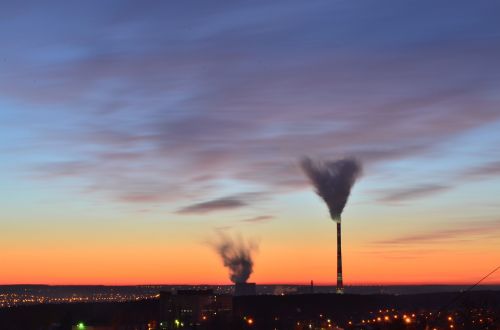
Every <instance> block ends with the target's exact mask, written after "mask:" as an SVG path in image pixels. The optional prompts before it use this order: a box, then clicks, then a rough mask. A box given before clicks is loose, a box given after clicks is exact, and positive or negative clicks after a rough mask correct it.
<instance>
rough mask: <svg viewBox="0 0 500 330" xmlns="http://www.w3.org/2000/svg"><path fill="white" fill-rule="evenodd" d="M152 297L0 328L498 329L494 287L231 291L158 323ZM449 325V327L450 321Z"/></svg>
mask: <svg viewBox="0 0 500 330" xmlns="http://www.w3.org/2000/svg"><path fill="white" fill-rule="evenodd" d="M162 308H163V309H164V308H165V306H164V304H162V303H161V302H160V300H158V299H150V300H142V301H136V302H121V303H73V304H45V305H34V306H17V307H11V308H3V309H0V329H2V330H11V329H12V330H24V329H26V330H30V329H40V330H42V329H54V330H55V329H58V330H59V329H61V330H67V329H85V330H93V329H106V330H108V329H123V330H128V329H130V330H132V329H176V328H183V329H219V330H223V329H335V327H336V326H338V327H340V328H344V329H425V328H426V326H428V327H429V328H430V329H433V328H437V329H454V330H455V329H500V292H498V291H480V292H470V293H466V294H460V293H449V292H448V293H431V294H415V295H349V294H346V295H335V294H297V295H285V296H272V295H259V296H244V297H234V298H233V299H232V308H231V311H229V312H227V311H226V312H225V313H219V314H217V313H216V312H212V311H211V310H208V311H205V312H204V313H205V314H203V319H202V320H201V321H200V322H198V323H196V322H194V323H191V324H192V325H191V326H190V323H189V322H188V321H187V319H185V320H184V319H182V317H184V316H183V315H185V314H182V313H184V312H182V313H180V314H178V316H175V320H174V319H172V320H170V322H165V320H164V319H162V318H163V316H162V315H164V314H165V313H164V311H162ZM451 326H453V327H451Z"/></svg>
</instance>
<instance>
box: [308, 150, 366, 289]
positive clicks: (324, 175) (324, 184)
mask: <svg viewBox="0 0 500 330" xmlns="http://www.w3.org/2000/svg"><path fill="white" fill-rule="evenodd" d="M301 165H302V169H303V170H304V172H305V173H306V175H307V177H308V178H309V180H310V181H311V183H312V184H313V185H314V187H315V188H316V193H317V194H318V195H319V196H320V197H321V198H322V199H323V200H324V201H325V203H326V205H327V206H328V210H329V211H330V217H331V218H332V220H333V221H335V222H336V223H337V290H336V291H337V293H339V294H340V293H344V280H343V278H342V237H341V225H340V224H341V214H342V211H343V210H344V207H345V205H346V203H347V200H348V198H349V195H350V193H351V188H352V186H353V185H354V182H356V179H357V178H358V176H359V174H360V173H361V164H360V163H359V162H358V161H356V160H355V159H341V160H337V161H329V162H313V161H312V160H311V159H309V158H304V159H302V162H301Z"/></svg>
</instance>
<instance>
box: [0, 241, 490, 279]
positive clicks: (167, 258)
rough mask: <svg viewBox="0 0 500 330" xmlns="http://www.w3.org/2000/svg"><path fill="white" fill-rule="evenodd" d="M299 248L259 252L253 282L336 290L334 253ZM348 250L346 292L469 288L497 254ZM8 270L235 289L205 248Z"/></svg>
mask: <svg viewBox="0 0 500 330" xmlns="http://www.w3.org/2000/svg"><path fill="white" fill-rule="evenodd" d="M316 248H317V246H316ZM152 250H154V251H155V253H152ZM293 250H294V249H293V248H290V247H280V246H278V245H274V246H269V247H268V248H267V250H266V251H265V253H264V252H263V251H261V252H260V253H259V254H257V255H256V258H255V269H254V274H252V276H251V278H250V281H252V282H256V283H259V284H303V285H308V284H309V282H310V280H313V281H314V284H315V285H335V280H334V279H335V267H336V263H335V256H336V255H335V249H334V248H329V249H319V248H317V249H315V247H311V248H304V247H298V248H297V249H295V251H293ZM344 250H345V253H344V278H345V285H346V286H349V285H398V284H404V285H417V284H457V285H458V284H464V285H470V284H473V283H475V282H477V281H478V280H479V279H481V277H483V276H484V275H485V274H487V273H488V272H489V271H491V270H492V269H490V268H491V267H490V265H489V263H490V260H494V257H495V253H496V252H495V251H492V252H491V253H484V254H481V255H479V256H478V255H477V254H473V253H470V254H469V255H466V254H460V255H457V256H456V257H453V256H452V255H450V254H449V253H432V254H426V255H424V256H422V257H416V256H413V257H412V258H410V257H408V255H409V254H408V253H407V252H405V254H404V255H400V256H398V257H397V258H395V257H394V255H391V258H385V257H373V256H372V257H369V258H368V257H366V256H364V254H365V253H366V251H360V252H354V251H352V250H354V249H353V248H352V247H350V246H347V245H346V248H345V249H344ZM292 251H293V253H291V252H292ZM286 252H288V254H287V253H286ZM310 256H313V257H312V258H311V257H310ZM472 258H473V259H474V261H475V263H476V264H477V267H476V268H474V269H471V270H470V269H469V268H468V267H467V265H466V264H465V263H463V262H462V260H463V259H472ZM277 260H279V261H277ZM326 260H328V262H326ZM442 260H446V262H445V263H443V262H442ZM3 264H4V265H5V267H4V268H3V269H2V274H1V275H0V283H2V284H31V283H36V284H49V285H76V284H82V285H97V284H102V285H146V284H231V283H230V282H229V280H228V276H227V270H226V269H225V268H224V267H223V266H222V263H221V261H220V260H219V258H218V256H217V255H215V253H214V252H213V251H211V250H209V249H207V248H206V247H205V246H197V245H195V246H189V245H187V244H186V245H180V246H177V247H176V248H172V247H168V248H161V249H160V248H158V247H152V246H147V245H145V246H141V247H128V248H124V247H123V246H120V247H116V246H95V247H92V246H89V247H77V248H68V249H62V248H61V249H59V248H51V249H43V248H40V249H33V248H24V249H16V250H15V251H11V252H10V253H7V254H6V255H5V256H4V260H3ZM429 265H431V266H429ZM429 267H430V268H429ZM290 274H291V275H290ZM483 284H500V274H498V273H497V274H494V275H492V276H491V277H490V278H489V279H487V280H485V281H484V283H483Z"/></svg>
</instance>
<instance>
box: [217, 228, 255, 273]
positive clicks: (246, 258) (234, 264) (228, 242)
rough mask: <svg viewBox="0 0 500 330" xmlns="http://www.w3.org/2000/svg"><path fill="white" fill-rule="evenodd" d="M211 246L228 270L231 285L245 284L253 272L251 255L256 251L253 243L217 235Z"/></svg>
mask: <svg viewBox="0 0 500 330" xmlns="http://www.w3.org/2000/svg"><path fill="white" fill-rule="evenodd" d="M211 245H212V246H213V247H214V249H215V250H216V251H217V253H218V254H219V255H220V257H221V258H222V262H223V263H224V266H225V267H227V268H228V269H229V278H230V279H231V282H233V283H245V282H246V281H247V280H248V278H249V277H250V275H251V274H252V272H253V259H252V255H253V253H254V252H255V251H256V250H257V244H256V243H255V242H253V241H248V242H245V241H243V239H242V238H241V237H236V238H231V237H229V236H227V235H225V234H222V233H219V237H218V239H217V240H215V241H212V242H211Z"/></svg>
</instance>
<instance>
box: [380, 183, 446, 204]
mask: <svg viewBox="0 0 500 330" xmlns="http://www.w3.org/2000/svg"><path fill="white" fill-rule="evenodd" d="M450 188H451V187H450V186H445V185H438V184H424V185H418V186H413V187H405V188H400V189H396V190H391V191H388V192H385V193H383V196H382V197H380V198H379V199H378V200H379V201H381V202H389V203H393V202H402V201H406V200H411V199H417V198H424V197H427V196H430V195H433V194H437V193H440V192H443V191H446V190H448V189H450Z"/></svg>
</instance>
